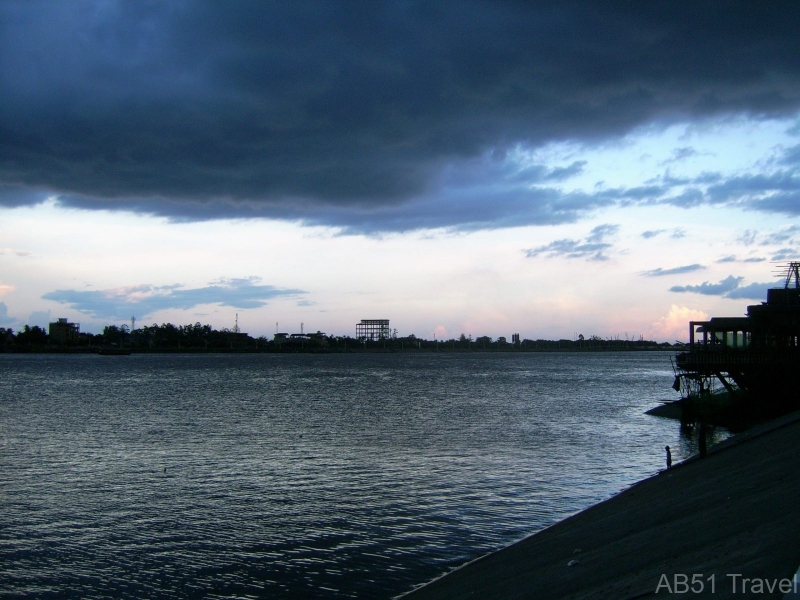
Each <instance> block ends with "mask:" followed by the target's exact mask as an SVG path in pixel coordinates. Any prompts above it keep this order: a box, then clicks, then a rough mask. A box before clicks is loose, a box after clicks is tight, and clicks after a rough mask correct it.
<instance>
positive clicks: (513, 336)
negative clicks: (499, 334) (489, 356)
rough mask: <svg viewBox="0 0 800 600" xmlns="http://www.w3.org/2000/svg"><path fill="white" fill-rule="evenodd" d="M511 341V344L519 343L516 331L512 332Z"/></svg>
mask: <svg viewBox="0 0 800 600" xmlns="http://www.w3.org/2000/svg"><path fill="white" fill-rule="evenodd" d="M511 343H512V344H519V334H518V333H512V334H511Z"/></svg>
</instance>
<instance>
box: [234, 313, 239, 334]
mask: <svg viewBox="0 0 800 600" xmlns="http://www.w3.org/2000/svg"><path fill="white" fill-rule="evenodd" d="M233 333H239V313H236V324H235V325H234V326H233Z"/></svg>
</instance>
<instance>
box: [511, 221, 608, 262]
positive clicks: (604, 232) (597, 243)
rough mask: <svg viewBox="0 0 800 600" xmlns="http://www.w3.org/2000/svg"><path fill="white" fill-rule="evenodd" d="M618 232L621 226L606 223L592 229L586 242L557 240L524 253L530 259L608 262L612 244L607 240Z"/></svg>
mask: <svg viewBox="0 0 800 600" xmlns="http://www.w3.org/2000/svg"><path fill="white" fill-rule="evenodd" d="M617 231H619V225H612V224H610V223H606V224H604V225H598V226H597V227H595V228H594V229H592V231H591V232H590V233H589V235H588V236H586V239H584V240H571V239H562V240H555V241H554V242H550V243H549V244H546V245H544V246H539V247H538V248H528V249H527V250H524V252H525V256H527V257H528V258H533V257H535V256H539V255H545V256H546V257H547V258H555V257H562V258H585V259H588V260H608V256H607V255H606V254H605V251H606V250H608V249H609V248H611V246H612V244H610V243H609V242H606V241H605V238H606V237H608V236H612V235H615V234H616V233H617Z"/></svg>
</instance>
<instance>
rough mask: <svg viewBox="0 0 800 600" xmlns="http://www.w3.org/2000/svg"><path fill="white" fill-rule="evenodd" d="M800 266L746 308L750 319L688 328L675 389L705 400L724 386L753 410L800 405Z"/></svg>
mask: <svg viewBox="0 0 800 600" xmlns="http://www.w3.org/2000/svg"><path fill="white" fill-rule="evenodd" d="M799 340H800V262H791V263H789V265H788V266H787V268H786V273H785V284H784V287H782V288H772V289H770V290H767V301H766V302H762V303H761V304H755V305H751V306H748V307H747V316H746V317H721V318H720V317H714V318H711V319H709V320H708V321H691V322H690V323H689V350H688V352H683V353H681V354H678V355H677V356H676V365H677V373H676V375H677V377H676V382H675V387H676V389H680V391H681V392H683V394H684V396H685V397H686V398H695V399H700V398H703V397H704V396H705V397H708V396H710V395H711V393H712V392H713V388H714V384H715V382H719V383H720V384H721V385H722V386H723V387H724V388H725V389H726V390H727V391H728V392H729V393H730V394H731V396H733V397H741V398H742V399H743V400H746V402H747V403H748V404H749V405H750V407H751V408H763V409H767V410H771V409H776V410H784V409H788V408H791V407H794V406H795V405H798V404H800V398H799V397H798V395H797V374H798V372H800V343H799Z"/></svg>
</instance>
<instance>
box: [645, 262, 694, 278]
mask: <svg viewBox="0 0 800 600" xmlns="http://www.w3.org/2000/svg"><path fill="white" fill-rule="evenodd" d="M703 269H705V267H704V266H703V265H698V264H693V265H683V266H682V267H673V268H672V269H662V268H661V267H659V268H657V269H653V270H651V271H645V272H644V273H642V275H644V276H645V277H663V276H665V275H680V274H682V273H693V272H694V271H702V270H703Z"/></svg>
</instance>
